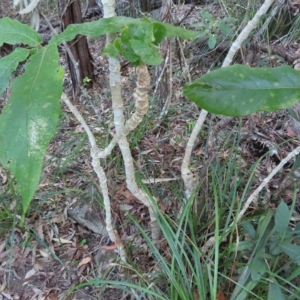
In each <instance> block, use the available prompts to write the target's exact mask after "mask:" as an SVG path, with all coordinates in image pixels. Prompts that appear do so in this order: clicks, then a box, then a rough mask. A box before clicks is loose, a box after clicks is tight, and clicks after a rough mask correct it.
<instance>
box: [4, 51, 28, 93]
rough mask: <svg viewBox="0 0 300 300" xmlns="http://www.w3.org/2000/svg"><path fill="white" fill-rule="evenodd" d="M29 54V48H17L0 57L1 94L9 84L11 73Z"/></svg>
mask: <svg viewBox="0 0 300 300" xmlns="http://www.w3.org/2000/svg"><path fill="white" fill-rule="evenodd" d="M28 55H29V50H27V49H24V48H17V49H16V50H14V51H13V52H12V53H10V54H9V55H7V56H4V57H2V58H1V59H0V94H2V92H3V91H4V90H5V88H6V87H7V85H8V82H9V78H10V75H11V73H12V72H13V71H15V70H16V68H17V66H18V65H19V63H20V62H21V61H24V60H25V59H26V58H27V57H28Z"/></svg>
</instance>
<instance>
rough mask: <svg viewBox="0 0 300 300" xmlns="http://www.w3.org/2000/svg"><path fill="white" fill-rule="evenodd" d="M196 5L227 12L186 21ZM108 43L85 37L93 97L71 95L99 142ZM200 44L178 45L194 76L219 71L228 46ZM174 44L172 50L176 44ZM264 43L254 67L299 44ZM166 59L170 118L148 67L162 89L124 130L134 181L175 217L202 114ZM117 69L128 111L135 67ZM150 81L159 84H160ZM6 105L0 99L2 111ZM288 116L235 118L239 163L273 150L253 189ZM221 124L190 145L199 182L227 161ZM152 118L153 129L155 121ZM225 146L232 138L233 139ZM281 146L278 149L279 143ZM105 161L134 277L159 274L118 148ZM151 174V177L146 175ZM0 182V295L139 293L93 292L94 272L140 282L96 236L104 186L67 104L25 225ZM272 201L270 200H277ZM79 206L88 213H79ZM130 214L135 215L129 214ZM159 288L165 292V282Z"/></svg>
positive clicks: (108, 120)
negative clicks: (203, 14) (193, 135)
mask: <svg viewBox="0 0 300 300" xmlns="http://www.w3.org/2000/svg"><path fill="white" fill-rule="evenodd" d="M180 9H181V10H182V14H183V15H184V13H185V12H188V11H189V10H190V9H191V5H185V6H181V8H180ZM202 10H207V11H209V12H210V13H211V14H212V15H213V16H214V18H215V19H218V18H221V17H222V16H223V15H224V11H223V10H222V8H221V7H220V6H219V5H218V4H217V3H215V4H213V5H212V4H209V5H208V4H207V5H205V4H203V5H197V6H196V7H194V8H193V10H192V11H191V13H190V14H189V16H188V17H187V18H186V19H185V22H184V24H183V25H187V24H193V23H195V22H197V21H199V16H200V11H202ZM0 12H1V15H0V16H2V17H3V16H7V15H8V16H11V17H16V16H17V13H16V12H15V11H14V10H13V9H12V7H11V5H9V4H8V1H1V3H0ZM49 18H51V20H52V21H53V20H55V19H57V16H56V15H55V14H53V15H51V16H49ZM0 30H1V29H0ZM104 43H105V39H104V38H99V39H96V40H95V39H89V45H90V49H91V53H92V56H93V59H94V65H95V75H96V80H95V82H94V85H93V88H92V89H90V90H88V94H89V96H90V97H89V98H84V97H78V99H73V100H75V102H74V103H75V104H76V106H77V108H78V109H79V110H80V112H81V113H82V115H83V116H84V118H85V119H86V121H87V123H88V125H89V126H90V127H91V128H92V131H93V133H94V134H95V136H96V138H97V141H98V142H99V144H100V145H102V146H103V147H104V146H105V145H107V144H108V142H109V140H110V138H111V136H112V135H113V134H114V128H113V125H112V113H111V105H110V100H109V96H110V94H109V88H108V87H109V80H108V69H107V59H106V58H103V57H102V56H101V52H102V50H103V47H104ZM206 43H207V42H206V41H202V42H201V41H200V42H199V43H198V44H197V43H195V42H188V43H185V44H183V45H182V46H183V48H184V52H185V54H186V57H187V63H188V64H189V67H190V70H191V76H192V78H193V79H194V78H197V77H199V76H201V75H202V74H205V73H206V72H207V71H208V70H209V69H211V68H217V67H219V66H220V65H221V63H222V59H223V58H224V57H225V55H226V51H227V50H226V47H225V48H224V49H223V48H222V47H219V48H220V49H221V50H220V49H219V50H218V51H212V50H209V49H208V47H207V45H206ZM220 44H221V42H220ZM222 45H224V43H223V44H222ZM172 46H173V47H174V48H173V49H175V45H172ZM273 48H274V49H275V47H273ZM270 49H271V50H272V48H270ZM270 49H269V53H268V51H264V48H263V47H262V48H260V49H258V48H255V47H252V48H251V49H250V48H249V49H247V50H246V52H247V53H249V52H253V56H254V60H253V61H252V63H251V65H253V66H260V65H262V64H264V65H265V66H276V65H280V64H282V63H285V62H288V63H292V62H294V61H296V59H297V58H298V55H299V54H298V50H299V49H300V48H298V45H285V46H284V45H283V46H280V47H277V48H276V49H275V50H274V49H273V50H274V53H273V54H272V53H271V52H270ZM280 51H281V52H280ZM61 53H62V57H61V64H62V65H63V66H64V67H65V69H66V74H67V75H66V77H65V87H66V89H67V88H70V78H69V75H68V74H69V73H68V69H67V63H66V60H65V56H64V55H65V54H64V51H63V50H62V52H61ZM244 54H245V53H243V51H241V52H240V53H239V54H238V55H237V58H236V61H235V62H236V63H244V62H245V59H246V57H245V56H244ZM280 54H281V55H280ZM246 56H247V55H246ZM291 57H292V58H291ZM171 64H172V72H173V73H172V77H173V81H172V86H171V92H172V98H171V101H170V103H169V105H168V112H167V114H166V115H164V116H163V118H162V119H161V120H158V116H159V115H160V112H161V110H162V108H163V107H164V102H165V97H164V96H162V94H163V93H164V88H163V87H161V85H163V84H165V85H166V84H167V83H166V82H165V83H164V82H163V80H162V82H161V83H158V82H157V79H158V77H159V74H158V73H157V70H155V69H154V68H151V69H150V73H151V75H152V88H151V91H154V90H156V91H158V92H157V94H156V95H151V94H150V111H149V114H148V115H147V116H146V117H145V120H144V121H143V122H142V124H141V125H140V126H139V127H138V128H137V130H136V132H134V133H132V134H131V135H130V136H129V140H130V145H131V149H132V155H133V157H134V159H135V167H136V172H137V174H138V175H137V176H138V177H139V180H140V184H144V185H145V186H146V187H147V188H148V189H149V190H150V192H151V193H152V194H153V195H154V196H155V197H156V198H157V199H159V202H158V203H159V207H160V209H161V211H162V212H163V213H164V214H165V215H167V216H170V217H172V218H173V217H175V216H176V215H177V214H178V212H179V211H180V207H181V204H182V199H183V197H184V188H183V183H182V182H181V179H180V168H181V161H182V157H183V155H184V150H185V145H186V143H187V139H188V137H189V134H190V133H191V130H192V128H193V126H194V124H195V121H196V120H197V118H198V115H199V109H198V108H197V107H196V106H195V105H194V104H193V103H191V102H189V101H188V100H187V99H185V98H184V97H183V95H182V86H183V85H184V84H185V83H187V82H188V79H187V76H186V75H185V73H184V72H183V69H182V68H181V67H180V60H179V58H178V51H177V50H172V59H171ZM123 65H124V67H122V83H123V97H124V105H125V113H126V117H128V116H130V114H131V113H132V111H133V109H134V107H133V103H132V91H133V90H134V88H135V80H136V75H135V70H134V68H132V67H130V66H128V65H126V64H125V63H124V64H123ZM156 85H158V88H157V89H156ZM169 92H170V89H169ZM5 97H6V99H4V100H6V101H7V94H5V95H4V98H5ZM3 104H4V102H3V101H2V102H1V103H0V108H2V107H3ZM289 119H290V117H289V115H288V114H287V113H286V112H285V111H281V112H278V113H273V114H265V115H264V114H254V115H252V116H251V117H247V118H243V119H242V120H241V123H240V124H241V127H240V128H241V141H240V144H239V147H240V153H241V156H242V157H243V159H242V161H243V163H244V166H242V167H247V166H251V165H253V164H254V163H256V162H257V160H258V159H260V158H262V157H263V156H264V155H265V154H266V153H268V151H269V150H270V149H273V148H274V149H276V151H274V152H273V154H272V155H265V156H264V158H263V159H262V161H261V163H260V166H259V167H258V168H257V170H256V178H255V180H254V181H253V183H252V187H251V189H253V188H255V187H257V185H258V184H259V182H260V181H261V180H262V179H263V178H264V177H265V175H266V174H268V172H269V171H270V170H271V169H272V168H274V166H276V165H277V164H278V163H279V162H280V161H281V159H282V158H283V157H285V156H286V155H287V153H289V152H290V150H291V149H293V148H295V147H296V146H298V144H299V142H298V141H297V140H296V139H295V137H296V133H295V132H294V131H293V129H292V128H291V127H290V126H289V122H288V121H289ZM225 121H226V120H224V119H223V118H222V117H212V116H210V117H209V118H208V119H207V121H206V123H205V126H204V129H203V131H202V132H201V133H200V135H199V140H198V141H197V143H196V146H195V148H194V151H193V157H192V161H191V166H192V170H193V172H197V173H199V174H202V175H203V178H204V179H203V183H204V185H205V184H208V183H207V182H206V179H205V178H207V169H208V165H209V164H211V163H214V162H215V161H216V160H221V161H224V160H226V159H227V158H228V157H229V156H230V148H229V147H221V148H220V147H219V143H224V141H225V142H226V136H228V134H229V133H230V132H232V131H234V130H237V129H236V125H237V123H238V121H236V120H230V121H228V122H225ZM157 122H159V126H156V124H157ZM208 133H209V135H210V136H214V135H216V134H218V136H219V138H218V140H217V139H215V140H206V137H207V136H208ZM287 141H288V142H287ZM284 142H286V143H284ZM227 143H229V144H230V143H231V141H230V140H229V141H227ZM279 144H280V145H281V146H278V145H279ZM283 144H284V145H283ZM104 163H105V164H104V165H105V171H106V174H107V177H108V186H109V190H110V195H111V199H112V200H111V201H112V202H111V206H112V210H113V219H114V224H115V226H116V230H117V231H118V233H119V235H120V238H121V240H122V242H123V244H124V246H125V249H126V251H127V256H128V262H129V265H131V266H132V269H137V270H138V273H139V274H147V273H149V272H152V271H153V270H156V267H157V262H156V261H155V259H154V258H153V256H152V254H151V251H150V248H149V246H148V244H147V243H146V242H145V240H144V239H143V237H142V236H141V234H140V232H139V229H138V228H137V226H135V224H134V223H133V222H132V220H131V218H135V220H136V221H137V222H138V223H139V224H140V226H142V227H143V228H144V230H145V231H146V232H147V233H149V232H150V219H149V216H148V212H147V209H146V207H145V206H144V205H143V204H141V203H140V202H139V201H138V200H137V199H136V198H134V197H133V196H132V195H131V193H130V192H129V191H128V190H127V188H126V183H125V175H124V169H123V164H122V159H121V155H120V151H119V150H118V149H115V150H114V152H113V154H112V155H110V156H109V157H108V158H107V159H106V161H105V162H104ZM290 168H291V165H288V166H286V170H285V171H284V172H283V173H282V174H280V176H278V177H277V178H275V179H274V181H273V182H271V183H270V185H269V190H268V192H269V193H274V194H277V196H278V193H279V192H278V191H277V190H276V189H277V187H278V186H280V184H281V183H282V181H283V178H285V172H287V171H288V170H289V169H290ZM154 178H155V182H154V183H153V182H151V180H150V179H154ZM0 182H1V190H0V191H1V193H2V196H1V197H0V210H2V212H1V213H0V227H1V229H0V300H2V299H3V300H4V299H22V300H27V299H28V300H31V299H32V300H33V299H45V300H56V299H63V297H66V298H65V299H78V300H92V299H112V300H113V299H137V298H136V296H130V295H128V293H127V292H125V291H123V290H122V289H118V288H116V287H115V286H113V285H106V286H105V288H99V286H97V284H92V283H91V282H93V280H95V278H102V277H105V278H106V279H109V280H117V281H120V282H122V281H124V280H130V282H132V283H136V284H138V280H139V278H138V276H137V275H136V274H137V272H136V271H132V270H130V268H129V267H127V268H125V269H123V268H121V267H120V266H119V262H118V257H117V254H116V253H115V249H114V247H113V246H112V245H111V244H110V243H109V241H108V239H107V238H106V237H105V236H103V235H101V234H99V233H101V231H103V232H104V231H105V229H104V227H105V224H104V217H103V210H102V208H101V201H102V200H101V191H100V189H99V186H98V183H97V177H96V175H95V174H94V172H93V169H92V166H91V161H90V156H89V144H88V141H87V137H86V135H85V132H84V130H83V129H82V127H81V126H80V125H79V124H78V122H77V120H76V119H75V117H74V116H73V115H72V114H71V113H70V112H69V111H68V109H67V108H66V107H63V114H62V117H61V121H60V124H59V128H58V131H57V135H56V137H55V138H54V139H53V140H52V142H51V143H50V145H49V149H48V153H47V156H46V158H45V162H44V168H43V174H42V179H41V182H40V185H39V189H38V191H37V193H36V196H35V199H34V201H33V202H32V205H31V208H30V213H29V214H28V216H27V219H26V225H25V229H22V230H21V229H19V228H18V226H17V225H16V224H17V220H18V217H19V215H18V212H20V211H19V209H20V205H19V204H18V203H17V201H16V199H15V198H14V197H13V193H12V192H11V187H10V186H9V184H10V182H11V180H10V178H9V176H8V175H7V173H6V172H5V170H3V169H2V168H1V166H0ZM281 196H282V197H283V198H284V199H285V200H286V201H289V200H290V199H291V198H292V192H290V191H288V190H284V191H283V194H282V195H281ZM273 205H274V206H276V202H274V203H273ZM83 207H84V208H83ZM79 210H80V211H84V213H82V214H81V215H78V211H79ZM74 211H76V213H74ZM128 215H130V216H131V217H130V218H129V217H128ZM88 221H90V222H88ZM98 231H99V232H98ZM97 232H98V233H97ZM156 247H157V249H158V251H159V252H160V253H161V254H162V255H163V256H164V257H168V256H170V252H169V249H168V247H167V243H166V240H165V239H164V238H162V239H161V240H160V241H159V242H157V243H156ZM145 276H146V275H145ZM161 288H162V290H163V289H165V287H164V286H163V285H162V287H161ZM219 297H220V298H219V300H221V299H222V300H224V299H226V297H225V294H222V295H221V294H219ZM141 299H146V298H141ZM195 299H197V296H195Z"/></svg>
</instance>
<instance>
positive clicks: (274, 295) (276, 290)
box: [268, 279, 286, 300]
mask: <svg viewBox="0 0 300 300" xmlns="http://www.w3.org/2000/svg"><path fill="white" fill-rule="evenodd" d="M285 299H286V297H285V296H284V295H283V293H282V291H281V288H280V286H279V284H278V283H277V281H276V280H275V279H273V282H270V283H269V289H268V300H285Z"/></svg>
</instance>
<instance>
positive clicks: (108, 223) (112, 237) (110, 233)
mask: <svg viewBox="0 0 300 300" xmlns="http://www.w3.org/2000/svg"><path fill="white" fill-rule="evenodd" d="M61 99H62V100H63V101H64V102H65V103H66V105H67V106H68V108H69V109H70V111H71V112H72V113H73V114H74V116H75V117H76V118H77V120H78V121H79V123H80V124H81V126H82V127H83V128H84V130H85V132H86V134H87V136H88V139H89V142H90V145H91V158H92V166H93V168H94V171H95V173H96V174H97V177H98V179H99V183H100V187H101V191H102V195H103V202H104V207H105V222H106V230H107V232H108V236H109V238H110V240H111V241H113V242H115V243H116V244H117V247H118V251H119V254H120V258H121V259H122V261H124V262H126V254H125V250H124V247H123V245H122V243H121V242H120V238H119V236H118V234H117V232H116V231H114V229H113V225H112V217H111V207H110V199H109V195H108V188H107V178H106V175H105V173H104V170H103V168H102V167H101V166H100V161H99V159H98V158H97V156H96V149H97V146H96V141H95V137H94V135H93V133H92V132H91V130H90V128H89V126H88V125H87V124H86V122H85V120H84V119H83V117H82V115H81V114H80V112H79V111H78V110H77V108H76V107H75V106H74V105H73V104H72V103H71V102H70V100H69V99H68V97H67V95H66V94H65V93H63V94H62V96H61Z"/></svg>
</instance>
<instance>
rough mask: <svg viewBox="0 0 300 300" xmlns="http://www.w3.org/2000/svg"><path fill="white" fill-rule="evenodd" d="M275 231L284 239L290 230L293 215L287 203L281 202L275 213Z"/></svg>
mask: <svg viewBox="0 0 300 300" xmlns="http://www.w3.org/2000/svg"><path fill="white" fill-rule="evenodd" d="M274 218H275V229H276V231H277V232H278V234H279V236H280V237H281V238H283V237H284V236H285V234H286V232H287V230H288V227H289V223H290V218H291V214H290V211H289V208H288V206H287V205H286V203H285V202H281V203H280V204H279V205H278V207H277V209H276V212H275V217H274Z"/></svg>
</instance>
